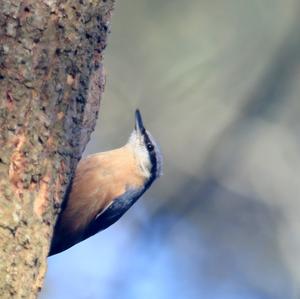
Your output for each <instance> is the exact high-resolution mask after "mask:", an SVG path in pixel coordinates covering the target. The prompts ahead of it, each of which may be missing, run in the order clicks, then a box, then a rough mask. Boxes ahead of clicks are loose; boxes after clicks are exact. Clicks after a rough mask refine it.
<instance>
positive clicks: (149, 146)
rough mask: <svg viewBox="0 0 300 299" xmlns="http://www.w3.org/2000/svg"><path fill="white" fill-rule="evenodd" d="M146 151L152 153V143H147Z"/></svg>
mask: <svg viewBox="0 0 300 299" xmlns="http://www.w3.org/2000/svg"><path fill="white" fill-rule="evenodd" d="M147 149H148V150H149V151H153V150H154V146H153V144H152V143H150V142H149V143H147Z"/></svg>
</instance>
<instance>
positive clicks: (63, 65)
mask: <svg viewBox="0 0 300 299" xmlns="http://www.w3.org/2000/svg"><path fill="white" fill-rule="evenodd" d="M113 2H114V0H78V1H74V0H72V1H71V0H64V1H59V0H25V1H19V0H0V298H2V299H5V298H26V299H28V298H36V296H37V293H38V290H39V289H40V288H41V286H42V283H43V278H44V274H45V270H46V258H47V254H48V249H49V243H50V240H51V235H52V229H53V226H54V223H55V220H56V216H57V214H58V211H59V207H60V204H61V202H62V198H63V195H64V193H65V190H66V188H67V186H68V183H69V182H70V179H71V176H72V173H73V171H74V168H75V167H76V164H77V162H78V159H79V158H80V156H81V154H82V151H83V150H84V148H85V145H86V143H87V142H88V140H89V137H90V134H91V132H92V130H93V129H94V126H95V121H96V117H97V114H98V108H99V103H100V95H101V93H102V92H103V87H104V74H103V69H102V65H101V61H102V52H103V49H104V48H105V45H106V38H107V33H108V28H109V23H108V22H109V21H110V16H111V11H112V8H113Z"/></svg>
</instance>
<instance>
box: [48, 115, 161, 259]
mask: <svg viewBox="0 0 300 299" xmlns="http://www.w3.org/2000/svg"><path fill="white" fill-rule="evenodd" d="M161 171H162V156H161V153H160V151H159V148H158V146H157V144H156V143H155V141H154V139H153V137H152V136H151V135H150V133H149V132H148V131H147V130H146V129H145V128H144V125H143V121H142V117H141V114H140V112H139V110H136V112H135V129H134V131H133V132H132V134H131V136H130V138H129V140H128V142H127V144H126V145H125V146H123V147H121V148H118V149H115V150H112V151H108V152H103V153H98V154H94V155H90V156H88V157H87V158H85V159H83V160H81V161H80V162H79V163H78V166H77V169H76V172H75V176H74V180H73V182H72V186H71V191H70V193H69V195H68V196H67V198H66V205H65V208H64V209H63V210H62V212H61V213H60V215H59V217H58V221H57V223H56V226H55V229H54V234H53V239H52V244H51V249H50V252H49V256H50V255H54V254H57V253H59V252H61V251H64V250H66V249H68V248H70V247H72V246H73V245H75V244H77V243H79V242H81V241H83V240H85V239H87V238H89V237H91V236H93V235H94V234H96V233H97V232H99V231H101V230H104V229H106V228H107V227H109V226H110V225H111V224H113V223H114V222H116V221H117V220H118V219H119V218H120V217H121V216H122V215H123V214H124V213H125V212H126V211H127V210H128V209H129V208H130V207H131V206H132V205H133V204H134V203H135V202H136V201H137V200H138V199H139V197H140V196H141V195H142V194H143V193H144V192H145V191H146V190H147V189H148V188H149V187H150V186H151V184H152V183H153V181H154V180H155V179H156V178H157V177H159V176H160V175H161Z"/></svg>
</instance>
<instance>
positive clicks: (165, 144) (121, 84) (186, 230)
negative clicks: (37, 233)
mask: <svg viewBox="0 0 300 299" xmlns="http://www.w3.org/2000/svg"><path fill="white" fill-rule="evenodd" d="M299 12H300V2H299V1H296V0H285V1H279V0H252V1H248V0H247V1H246V0H225V1H215V0H212V1H211V0H206V1H205V0H201V1H199V0H190V1H179V0H172V1H171V0H165V1H157V0H152V1H150V0H128V1H117V5H116V9H115V12H114V16H113V22H112V34H111V35H110V38H109V46H108V48H107V50H106V53H105V67H106V71H107V85H106V91H105V96H104V99H103V102H102V109H101V114H100V119H99V120H98V125H97V130H96V131H95V132H94V134H93V136H92V140H91V142H90V143H89V145H88V148H87V150H86V154H89V153H94V152H97V151H104V150H109V149H112V148H115V147H119V146H121V145H123V144H124V143H125V142H126V141H127V138H128V137H129V134H130V132H131V131H132V128H133V113H134V109H135V108H136V107H139V108H140V109H141V111H142V113H143V116H144V121H145V124H146V126H147V128H148V129H149V131H150V132H151V133H152V135H153V136H155V138H156V139H157V141H158V142H159V144H160V145H161V148H162V152H163V155H164V176H163V177H162V178H161V179H160V180H158V181H157V182H156V183H155V184H154V185H153V187H152V188H151V190H149V192H147V194H145V196H143V198H142V199H140V200H139V201H138V203H137V204H136V205H135V206H134V207H133V208H132V209H131V210H130V211H129V212H128V213H127V214H126V215H125V216H124V217H123V218H122V219H121V220H120V221H119V222H118V223H116V224H115V225H113V226H112V227H110V228H109V229H107V230H106V231H104V232H102V233H100V234H98V235H96V236H95V237H93V238H91V239H89V240H87V241H86V242H83V243H81V244H79V245H78V246H75V247H73V248H72V249H70V250H68V251H66V252H65V253H62V254H60V255H57V256H55V257H52V258H49V270H48V274H47V279H46V284H45V288H44V290H43V292H42V294H41V296H40V298H42V299H48V298H51V299H53V298H54V299H69V298H70V299H71V298H72V299H77V298H78V299H79V298H80V299H83V298H84V299H94V298H97V299H98V298H112V299H115V298H116V299H118V298H120V299H126V298H129V299H135V298H136V299H139V298H144V299H152V298H153V299H154V298H155V299H169V298H183V299H198V298H207V299H277V298H278V299H297V298H300V262H299V261H300V217H299V215H300V203H299V200H300V198H299V195H300V121H299V112H300V99H299V93H300V87H299V83H300V80H299V79H300V35H299V29H300V19H299Z"/></svg>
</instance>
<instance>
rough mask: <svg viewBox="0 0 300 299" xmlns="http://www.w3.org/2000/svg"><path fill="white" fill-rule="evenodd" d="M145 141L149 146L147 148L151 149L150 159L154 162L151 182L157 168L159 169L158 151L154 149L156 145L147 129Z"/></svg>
mask: <svg viewBox="0 0 300 299" xmlns="http://www.w3.org/2000/svg"><path fill="white" fill-rule="evenodd" d="M143 135H144V143H145V145H146V146H147V149H148V151H149V155H150V160H151V164H152V169H151V174H152V178H151V179H150V182H152V181H153V180H154V178H155V177H154V176H155V174H156V169H157V159H156V153H155V151H154V145H153V144H152V142H151V140H150V138H149V136H148V134H147V131H145V132H144V134H143Z"/></svg>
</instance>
